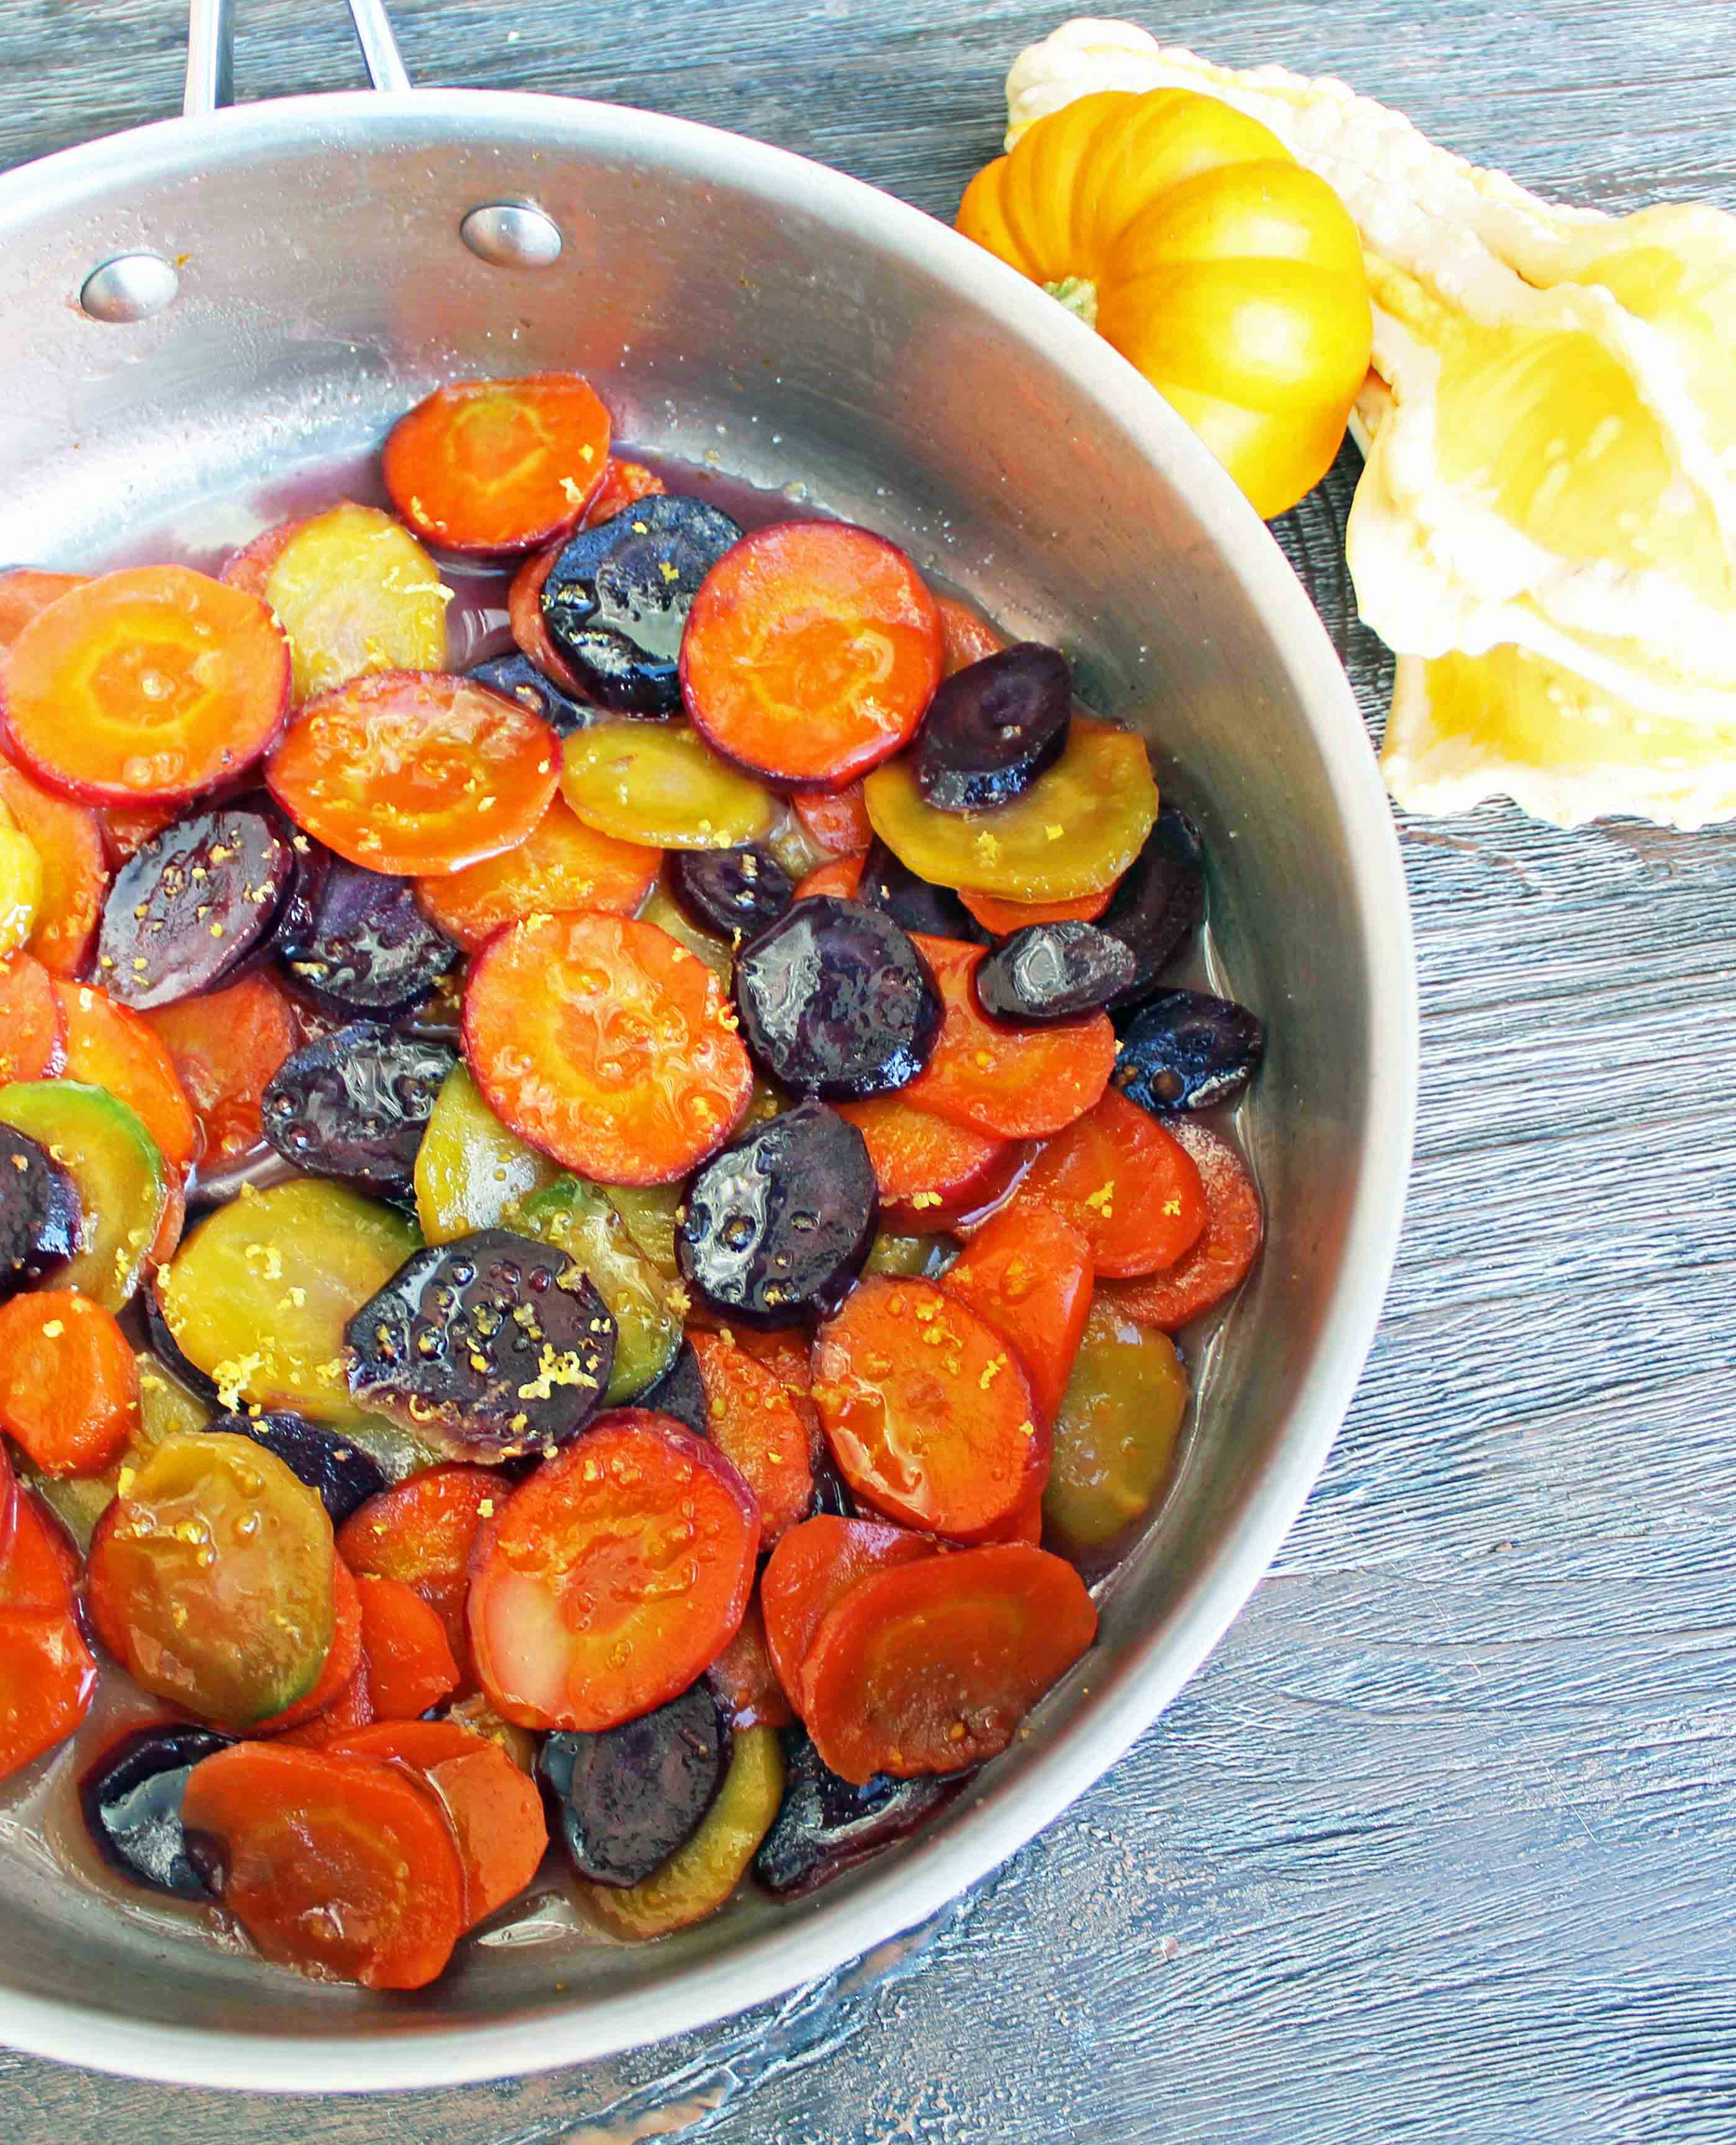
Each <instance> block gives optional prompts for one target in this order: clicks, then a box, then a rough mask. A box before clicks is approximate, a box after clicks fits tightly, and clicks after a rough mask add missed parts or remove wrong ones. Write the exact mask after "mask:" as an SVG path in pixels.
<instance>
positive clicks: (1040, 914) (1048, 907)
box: [958, 887, 1114, 938]
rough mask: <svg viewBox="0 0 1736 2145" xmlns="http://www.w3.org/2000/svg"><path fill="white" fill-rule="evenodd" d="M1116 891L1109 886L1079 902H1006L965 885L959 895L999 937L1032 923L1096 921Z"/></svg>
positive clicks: (1085, 894) (974, 914) (1023, 928)
mask: <svg viewBox="0 0 1736 2145" xmlns="http://www.w3.org/2000/svg"><path fill="white" fill-rule="evenodd" d="M1113 891H1114V889H1113V888H1105V890H1104V891H1103V892H1102V893H1082V894H1081V895H1080V896H1079V898H1078V899H1077V901H1005V900H1002V898H1001V896H1000V895H999V894H997V893H974V892H972V889H971V888H968V887H963V888H960V889H959V894H958V898H959V899H960V900H961V901H962V902H963V903H964V905H965V907H966V908H967V909H969V911H970V913H971V914H972V916H974V917H975V918H976V919H977V922H978V923H980V924H981V925H982V928H983V929H984V930H985V931H992V932H993V933H994V935H995V936H996V938H1011V937H1012V933H1014V932H1015V931H1023V930H1025V929H1026V928H1028V926H1030V925H1031V924H1033V923H1096V922H1097V918H1099V917H1100V916H1101V915H1102V913H1103V911H1104V910H1105V909H1106V908H1107V907H1108V906H1109V896H1110V894H1111V893H1112V892H1113Z"/></svg>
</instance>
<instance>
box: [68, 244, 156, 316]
mask: <svg viewBox="0 0 1736 2145" xmlns="http://www.w3.org/2000/svg"><path fill="white" fill-rule="evenodd" d="M180 288H181V278H180V276H178V275H177V273H176V271H175V270H174V269H173V268H172V266H170V265H169V263H168V262H167V261H165V260H164V259H163V258H162V256H161V255H160V254H156V253H117V255H116V256H115V257H114V259H113V260H112V261H104V262H103V264H102V266H101V267H100V268H94V269H92V271H91V273H90V274H89V275H88V276H86V277H85V279H84V288H83V289H82V291H80V292H79V293H78V302H79V304H80V305H81V306H82V307H83V308H84V310H85V311H86V312H87V313H88V314H89V315H90V316H91V318H92V320H93V321H108V322H109V323H110V324H111V325H112V326H124V325H125V324H126V323H127V321H147V320H149V319H150V317H151V316H152V314H153V313H160V312H161V311H162V310H163V308H164V307H165V306H172V305H173V304H174V302H175V297H176V294H177V291H179V290H180Z"/></svg>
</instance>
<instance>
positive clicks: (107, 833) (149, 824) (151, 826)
mask: <svg viewBox="0 0 1736 2145" xmlns="http://www.w3.org/2000/svg"><path fill="white" fill-rule="evenodd" d="M180 817H181V807H180V805H178V804H105V805H104V806H103V807H102V810H101V811H100V812H99V813H97V824H98V825H99V827H100V828H101V829H102V853H103V854H104V855H105V856H106V857H107V859H108V862H109V864H110V866H111V868H114V867H118V866H119V865H121V864H123V863H126V861H127V858H128V857H130V856H132V854H133V853H134V852H135V851H136V850H137V849H142V848H143V847H144V845H145V844H146V843H147V842H148V841H150V840H151V839H152V837H153V836H154V835H157V834H161V833H162V830H163V829H164V828H165V827H172V826H173V825H174V824H175V822H176V821H177V819H179V818H180Z"/></svg>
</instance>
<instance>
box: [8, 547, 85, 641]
mask: <svg viewBox="0 0 1736 2145" xmlns="http://www.w3.org/2000/svg"><path fill="white" fill-rule="evenodd" d="M89 579H90V576H89V575H87V574H49V573H44V572H43V571H42V569H41V568H40V567H38V566H14V567H12V569H11V570H9V571H8V572H7V573H3V574H0V654H4V653H5V652H6V650H7V649H8V648H10V647H11V646H12V643H13V641H15V640H17V637H18V635H20V634H21V633H22V631H23V630H24V629H25V627H26V626H27V625H29V623H30V621H31V620H32V619H33V618H34V617H35V616H36V615H37V612H38V611H42V610H47V608H48V606H49V605H50V604H52V603H56V602H57V601H58V600H59V599H60V598H61V597H62V596H63V595H70V594H71V593H72V590H74V589H79V588H82V587H83V586H84V584H85V583H86V581H87V580H89Z"/></svg>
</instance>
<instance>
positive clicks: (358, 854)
mask: <svg viewBox="0 0 1736 2145" xmlns="http://www.w3.org/2000/svg"><path fill="white" fill-rule="evenodd" d="M559 780H560V750H559V748H558V746H557V744H556V741H555V734H554V733H553V732H552V731H551V730H550V728H549V726H548V724H546V723H544V722H542V721H540V720H539V719H538V718H537V717H536V716H535V715H534V714H531V713H530V709H528V708H525V707H524V706H522V705H521V704H520V703H519V702H518V701H516V700H512V699H506V698H505V697H504V696H503V695H502V694H499V693H490V692H489V691H487V690H486V689H485V688H484V687H482V686H480V685H477V684H472V682H471V681H470V679H468V678H450V677H446V676H445V675H443V674H440V673H438V672H435V671H424V670H378V671H376V672H374V673H373V674H371V676H368V677H366V678H354V679H351V681H350V683H349V684H347V685H339V686H337V687H336V688H335V689H334V690H332V691H331V692H329V693H321V694H319V696H318V697H317V698H316V699H311V700H310V701H309V702H308V703H307V704H306V707H304V708H303V709H301V713H300V714H298V715H297V716H296V719H295V721H294V722H293V723H291V725H290V727H289V729H287V730H286V732H285V733H284V735H283V739H282V742H281V744H279V745H278V747H277V749H276V751H275V752H274V753H273V754H271V763H270V764H269V765H268V766H267V768H266V781H267V782H268V783H269V784H271V794H272V795H273V796H274V797H276V799H277V802H278V803H279V804H281V805H282V807H283V809H284V810H285V811H286V812H287V813H288V814H289V815H290V817H291V819H293V820H294V821H295V822H296V825H297V826H298V827H304V828H306V830H307V832H308V833H309V834H313V835H315V836H316V837H317V838H318V839H320V840H321V841H322V842H324V843H325V844H326V847H327V848H328V849H336V851H337V853H338V854H339V855H340V856H341V857H347V858H348V859H349V860H350V862H351V863H353V864H362V865H365V866H366V868H368V869H369V870H370V871H378V872H399V873H403V874H405V876H406V877H408V878H424V877H427V876H430V875H432V874H435V873H441V874H445V873H450V872H458V871H462V870H463V869H464V868H465V866H466V865H467V864H475V863H481V862H482V861H483V860H484V858H488V857H498V856H502V855H504V854H505V852H506V851H507V850H508V849H516V848H517V847H518V845H519V844H520V842H522V841H524V840H525V839H526V838H527V836H528V835H529V834H530V832H531V830H532V829H533V828H534V827H535V825H536V824H537V822H538V820H540V819H541V818H542V816H543V814H544V813H545V812H546V811H547V810H548V809H549V800H550V798H551V797H552V796H553V795H554V794H555V785H556V784H557V783H558V781H559Z"/></svg>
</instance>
